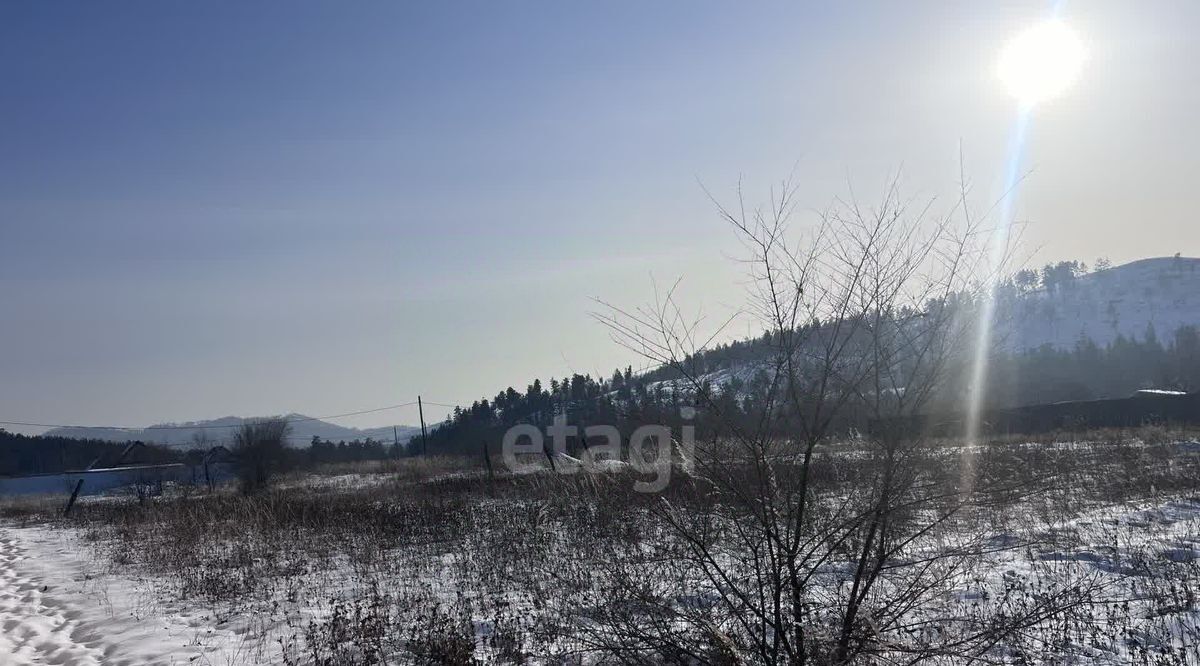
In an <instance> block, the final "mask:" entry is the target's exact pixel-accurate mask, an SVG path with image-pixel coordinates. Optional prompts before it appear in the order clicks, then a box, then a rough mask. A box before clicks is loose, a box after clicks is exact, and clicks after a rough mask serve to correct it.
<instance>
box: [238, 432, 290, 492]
mask: <svg viewBox="0 0 1200 666" xmlns="http://www.w3.org/2000/svg"><path fill="white" fill-rule="evenodd" d="M290 428H291V426H289V425H288V422H287V421H285V420H284V419H279V418H275V419H265V420H258V421H250V422H247V423H245V424H243V425H242V427H241V428H238V431H237V432H236V433H235V434H234V436H233V457H234V461H235V469H236V474H237V478H238V482H239V484H240V486H241V489H242V492H245V493H253V492H259V491H261V490H263V489H265V488H266V487H267V486H268V485H269V484H270V482H271V479H272V478H273V477H274V476H275V475H276V474H278V473H279V472H280V468H281V466H282V465H283V461H284V456H285V448H286V442H287V436H288V432H289V430H290Z"/></svg>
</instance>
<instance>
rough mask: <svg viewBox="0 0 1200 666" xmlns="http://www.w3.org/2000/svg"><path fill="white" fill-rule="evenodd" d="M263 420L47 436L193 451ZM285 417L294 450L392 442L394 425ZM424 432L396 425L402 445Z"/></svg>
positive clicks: (228, 438) (54, 431)
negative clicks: (320, 444) (320, 443)
mask: <svg viewBox="0 0 1200 666" xmlns="http://www.w3.org/2000/svg"><path fill="white" fill-rule="evenodd" d="M257 418H263V417H240V416H225V417H222V418H218V419H210V420H206V421H189V422H186V423H162V424H155V425H152V426H148V427H146V428H131V429H114V428H78V427H67V428H52V429H50V430H47V431H46V432H45V433H44V434H45V435H47V436H52V437H71V438H75V439H98V440H103V441H109V442H124V441H142V442H153V443H156V444H163V445H166V446H171V447H175V448H190V447H192V446H197V445H201V446H205V447H209V446H216V445H217V444H228V443H230V442H231V441H232V439H233V435H234V433H235V432H236V431H237V428H238V426H240V425H242V424H243V423H245V422H247V421H252V420H255V419H257ZM283 418H285V419H287V420H288V421H289V422H290V423H291V433H290V434H289V436H288V444H289V445H290V446H293V447H301V446H306V445H307V444H308V443H309V442H310V441H311V440H312V438H313V437H314V436H316V437H320V438H321V439H324V440H329V441H333V442H341V441H346V442H349V441H353V440H356V439H357V440H365V439H368V438H370V439H373V440H376V441H381V442H389V443H390V442H391V441H392V437H393V430H392V426H383V427H379V428H351V427H347V426H340V425H337V424H335V423H329V422H327V421H322V420H320V419H316V418H313V417H311V416H305V415H303V414H295V413H293V414H288V415H286V416H284V417H283ZM420 432H421V429H420V428H419V427H415V426H396V427H395V436H396V438H397V439H398V440H399V441H400V443H405V442H407V441H408V440H409V439H411V438H412V437H413V436H414V435H415V434H419V433H420Z"/></svg>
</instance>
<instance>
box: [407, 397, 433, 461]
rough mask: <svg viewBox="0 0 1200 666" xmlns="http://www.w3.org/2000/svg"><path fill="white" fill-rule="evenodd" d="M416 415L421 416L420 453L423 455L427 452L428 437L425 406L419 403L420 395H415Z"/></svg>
mask: <svg viewBox="0 0 1200 666" xmlns="http://www.w3.org/2000/svg"><path fill="white" fill-rule="evenodd" d="M409 404H412V403H409ZM417 415H418V416H420V417H421V455H425V454H426V453H429V438H428V435H427V434H426V433H425V408H424V407H423V406H422V405H421V396H417Z"/></svg>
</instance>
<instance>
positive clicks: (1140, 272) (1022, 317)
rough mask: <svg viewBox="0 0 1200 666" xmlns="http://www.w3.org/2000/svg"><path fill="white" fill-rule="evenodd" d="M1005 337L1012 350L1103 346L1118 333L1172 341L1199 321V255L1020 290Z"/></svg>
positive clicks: (1155, 260) (1150, 261) (1144, 261)
mask: <svg viewBox="0 0 1200 666" xmlns="http://www.w3.org/2000/svg"><path fill="white" fill-rule="evenodd" d="M1010 314H1011V318H1010V319H1009V323H1008V325H1007V326H1008V330H1007V332H1008V333H1009V335H1008V336H1007V337H1006V340H1007V342H1008V347H1009V349H1011V350H1014V351H1024V350H1030V349H1037V348H1038V347H1041V346H1043V345H1050V346H1052V347H1055V348H1057V349H1070V348H1071V347H1073V346H1074V345H1075V343H1076V342H1078V341H1080V340H1084V339H1089V340H1091V341H1092V342H1094V343H1096V345H1097V346H1098V347H1107V346H1108V345H1110V344H1112V343H1113V342H1114V341H1115V340H1116V339H1117V337H1118V336H1123V337H1125V338H1126V339H1129V340H1139V341H1146V337H1147V335H1148V331H1150V330H1153V331H1154V333H1153V334H1154V335H1155V336H1156V337H1158V338H1161V339H1163V341H1164V342H1166V341H1169V340H1170V336H1172V335H1173V334H1174V332H1175V331H1176V330H1178V329H1179V328H1180V327H1181V326H1196V325H1200V259H1196V258H1190V257H1157V258H1153V259H1141V260H1138V261H1134V262H1131V263H1128V264H1124V265H1122V266H1117V267H1113V268H1109V269H1106V270H1101V271H1095V272H1092V273H1087V274H1084V275H1078V276H1070V277H1066V279H1063V280H1060V281H1055V282H1054V283H1053V284H1052V286H1049V287H1047V286H1046V285H1044V284H1043V285H1042V286H1041V287H1040V288H1038V289H1035V290H1032V291H1030V292H1028V293H1024V294H1021V295H1020V296H1019V297H1018V298H1017V299H1016V301H1015V305H1014V307H1013V309H1012V310H1011V312H1010Z"/></svg>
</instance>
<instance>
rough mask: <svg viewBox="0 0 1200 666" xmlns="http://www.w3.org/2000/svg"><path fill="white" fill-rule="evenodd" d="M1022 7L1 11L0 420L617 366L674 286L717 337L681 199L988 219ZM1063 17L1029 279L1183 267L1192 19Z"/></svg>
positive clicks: (689, 211) (1194, 45)
mask: <svg viewBox="0 0 1200 666" xmlns="http://www.w3.org/2000/svg"><path fill="white" fill-rule="evenodd" d="M1049 15H1050V7H1049V4H1048V3H1047V2H1045V1H1041V2H1035V1H1030V2H994V3H989V2H972V3H957V2H937V3H935V2H913V3H909V2H905V3H896V2H879V3H800V2H787V3H770V4H768V3H762V4H759V3H728V2H704V1H700V2H682V1H679V2H666V1H665V2H655V3H643V2H632V1H629V2H604V3H600V2H567V3H563V2H533V1H529V2H508V3H503V2H478V3H468V2H448V3H401V2H356V3H341V2H331V1H330V2H282V1H279V2H253V3H246V2H203V3H197V2H182V1H162V0H155V1H153V2H122V3H94V2H70V3H67V2H55V1H40V2H26V1H18V0H0V420H9V421H28V422H34V423H51V424H60V423H66V424H88V425H131V426H133V425H148V424H151V423H162V422H170V421H186V420H194V419H205V418H215V417H220V416H225V415H231V414H232V415H243V416H250V415H266V414H281V413H289V412H300V413H305V414H309V415H314V416H322V415H328V414H339V413H344V412H349V411H356V410H360V409H369V408H374V407H380V406H385V405H391V404H398V403H405V402H409V401H411V400H413V399H415V397H416V396H417V395H418V394H419V395H422V396H423V397H424V398H425V399H427V400H430V401H433V402H437V403H445V404H457V403H463V402H469V401H470V400H472V399H476V398H479V397H482V396H491V395H494V394H495V393H497V392H498V391H500V390H502V389H504V388H505V387H507V386H510V385H511V386H514V387H517V388H518V389H523V388H524V387H525V385H526V384H528V383H529V382H531V381H532V380H533V378H535V377H540V378H541V379H542V380H543V382H545V381H547V380H548V379H549V378H551V377H562V376H564V375H567V374H569V373H571V372H580V373H591V374H593V375H596V374H603V375H607V374H609V373H611V371H612V369H613V368H615V367H623V366H625V365H629V364H631V365H634V366H635V367H638V366H639V365H640V361H639V359H638V358H636V357H635V356H634V355H633V354H631V353H630V352H628V351H627V350H625V349H623V348H621V347H620V346H619V345H616V344H614V343H613V341H612V340H610V338H609V336H608V334H607V332H606V331H605V329H604V328H603V327H602V326H600V325H599V324H597V323H596V322H595V321H594V320H593V319H592V318H591V317H590V316H589V313H590V312H593V311H595V310H597V307H598V306H597V304H596V301H595V300H594V299H602V300H604V301H607V302H611V303H614V304H619V305H622V306H635V305H638V304H640V303H643V302H645V301H647V300H649V299H650V298H651V297H652V296H653V293H654V288H655V285H658V286H659V288H662V286H663V285H664V284H669V283H671V282H673V281H674V280H675V279H676V278H682V283H681V293H682V295H683V300H684V302H685V303H686V304H687V305H688V306H689V307H694V308H702V309H703V311H704V312H706V313H708V316H709V321H711V322H717V321H720V320H721V319H722V317H723V313H726V312H729V311H732V310H734V309H736V308H737V306H738V304H739V303H740V302H741V301H742V300H743V298H744V296H743V294H744V276H743V275H742V268H741V267H740V266H739V265H738V264H737V262H736V258H737V255H738V253H739V245H738V244H737V243H736V240H735V238H734V236H733V234H732V232H731V230H730V229H729V228H727V227H726V226H725V225H723V223H722V222H721V220H720V219H719V218H718V216H717V214H716V211H715V208H714V205H713V203H712V202H711V201H710V200H709V199H708V197H707V195H706V194H705V188H707V189H708V190H709V191H711V192H712V193H713V195H714V196H715V197H717V198H718V199H719V200H722V201H725V202H729V201H731V197H732V196H733V194H734V189H735V187H736V185H737V183H738V182H739V180H740V181H741V182H742V183H743V186H744V189H745V192H746V196H747V198H748V200H749V201H751V202H752V203H753V202H756V201H762V200H763V199H765V198H766V197H767V196H768V193H769V188H770V187H771V186H773V185H777V184H778V183H779V182H780V180H781V179H783V178H786V177H788V176H789V174H790V175H791V178H792V180H793V182H794V183H795V185H796V186H797V188H798V192H797V194H798V197H799V201H800V202H801V206H802V211H801V214H800V216H799V218H798V220H797V222H796V224H797V226H798V227H800V228H803V226H804V225H805V224H809V223H811V219H812V218H813V216H814V215H815V214H814V213H812V211H815V210H818V209H820V208H823V207H824V206H826V205H827V204H828V203H829V202H830V201H831V200H832V199H833V198H834V197H837V196H842V195H845V194H846V192H847V191H848V189H849V188H850V187H853V189H854V191H855V193H856V195H857V196H859V197H862V198H868V199H869V198H870V193H872V192H880V191H881V190H882V188H883V186H884V184H885V183H886V182H887V180H888V179H889V178H891V177H892V176H893V175H895V174H896V173H900V174H901V182H902V185H903V187H904V190H905V192H906V194H908V195H910V196H912V197H914V198H915V199H935V200H939V201H941V200H945V201H949V200H951V199H953V197H954V193H955V192H957V190H958V187H959V180H960V173H965V174H966V175H967V178H968V180H969V181H970V182H971V183H972V187H973V192H977V193H980V194H981V198H982V199H987V198H988V197H989V196H994V195H996V194H997V193H998V190H1000V189H1002V187H1001V186H1000V183H1001V182H1002V180H1003V174H1004V165H1005V163H1006V159H1007V157H1006V152H1005V151H1006V141H1007V137H1008V135H1009V133H1010V132H1011V129H1012V126H1013V122H1014V118H1015V115H1016V110H1015V104H1014V102H1013V100H1012V99H1011V97H1010V96H1009V95H1008V93H1007V92H1006V91H1005V89H1004V87H1003V86H1002V85H1001V84H1000V82H999V81H998V78H997V75H996V60H997V57H998V54H999V52H1000V50H1001V48H1002V47H1003V46H1004V44H1005V43H1006V42H1007V41H1008V40H1009V39H1011V38H1012V36H1013V35H1014V34H1016V33H1018V32H1019V31H1020V30H1022V29H1023V28H1026V27H1028V26H1030V25H1033V24H1035V23H1036V22H1038V21H1040V20H1043V19H1045V18H1047V17H1048V16H1049ZM1061 18H1062V19H1063V20H1064V21H1066V22H1067V23H1068V24H1069V25H1070V26H1071V27H1072V28H1073V29H1074V30H1075V31H1076V32H1077V33H1078V34H1079V35H1080V37H1081V39H1082V40H1083V41H1084V44H1085V48H1086V49H1087V54H1088V57H1087V61H1086V63H1085V66H1084V70H1083V72H1082V73H1081V75H1080V77H1079V80H1078V81H1077V82H1076V83H1075V85H1073V86H1072V87H1071V89H1069V90H1068V91H1066V92H1065V93H1064V94H1063V95H1062V96H1061V97H1060V98H1058V99H1055V100H1053V101H1052V102H1049V103H1047V104H1045V105H1043V106H1040V107H1038V108H1037V109H1036V110H1035V113H1034V117H1033V119H1032V121H1031V126H1030V129H1029V135H1028V152H1027V154H1026V156H1025V164H1026V165H1027V169H1028V174H1027V176H1026V178H1025V180H1024V181H1023V184H1022V187H1021V190H1020V192H1019V196H1018V199H1017V206H1016V209H1015V212H1014V214H1015V216H1016V217H1017V218H1018V219H1019V220H1020V221H1022V222H1027V224H1026V226H1025V227H1024V228H1025V231H1024V239H1025V243H1026V247H1027V248H1029V249H1030V252H1031V253H1032V259H1031V261H1032V262H1033V263H1035V264H1036V263H1044V262H1046V261H1051V260H1059V259H1082V260H1084V261H1087V262H1088V263H1092V261H1094V259H1095V258H1097V257H1107V258H1109V259H1110V260H1111V261H1113V262H1114V263H1118V264H1119V263H1121V262H1124V261H1129V260H1133V259H1137V258H1141V257H1147V256H1162V255H1169V254H1174V253H1176V252H1182V253H1183V254H1185V255H1189V254H1190V255H1196V254H1200V223H1198V221H1197V220H1196V219H1195V218H1196V216H1195V203H1196V195H1195V193H1194V192H1195V189H1194V187H1195V183H1194V179H1195V174H1196V173H1200V130H1198V129H1197V125H1196V122H1195V119H1196V118H1197V117H1200V73H1198V70H1197V67H1196V65H1195V63H1197V62H1200V40H1197V39H1196V38H1195V26H1197V25H1200V4H1198V3H1194V2H1190V1H1181V2H1173V3H1169V2H1138V3H1130V2H1116V1H1105V0H1088V1H1087V2H1082V1H1078V2H1072V3H1067V4H1066V5H1065V6H1064V7H1063V8H1062V9H1061ZM960 156H961V162H960ZM960 167H961V171H960ZM738 326H741V324H738ZM754 332H756V331H755V330H754V329H753V326H752V325H751V324H749V323H747V324H746V325H745V326H744V327H743V328H740V329H738V330H736V331H733V332H732V333H731V334H733V333H736V334H737V335H739V336H744V335H746V334H750V333H754ZM444 415H445V408H442V407H440V406H431V408H430V409H429V410H427V414H426V416H427V418H428V419H429V420H431V421H436V420H438V419H440V418H442V417H443V416H444ZM339 422H340V423H342V424H344V425H355V426H377V425H389V424H395V423H400V424H411V423H415V422H416V414H415V412H413V410H412V409H411V408H405V409H402V410H393V411H386V412H377V413H373V414H370V415H364V416H362V417H358V418H356V419H348V420H342V421H339ZM9 429H10V430H17V431H25V432H36V431H37V430H38V429H37V428H19V427H17V428H14V427H9Z"/></svg>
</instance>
